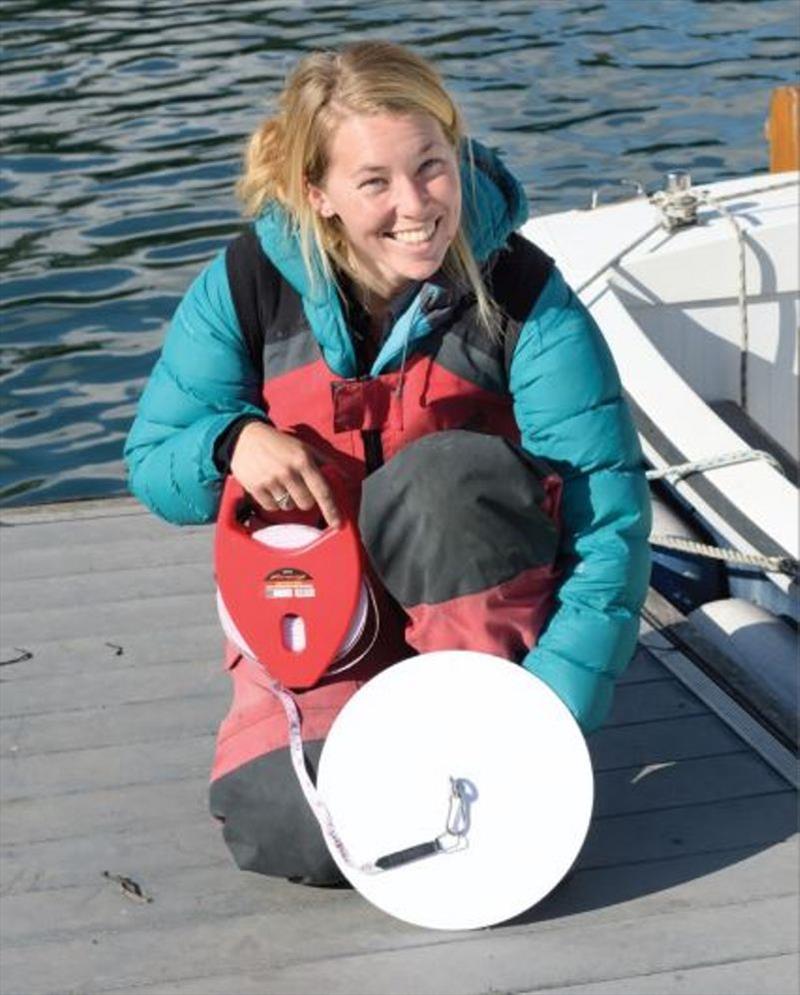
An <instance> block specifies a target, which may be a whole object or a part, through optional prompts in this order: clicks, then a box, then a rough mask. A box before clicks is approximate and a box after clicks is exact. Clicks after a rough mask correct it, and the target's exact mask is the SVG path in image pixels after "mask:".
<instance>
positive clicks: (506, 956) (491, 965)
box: [4, 893, 797, 995]
mask: <svg viewBox="0 0 800 995" xmlns="http://www.w3.org/2000/svg"><path fill="white" fill-rule="evenodd" d="M354 898H355V896H353V895H350V894H348V893H338V894H328V895H326V896H323V898H322V900H320V901H316V902H315V900H314V899H313V898H312V899H311V901H310V902H309V903H308V905H306V907H305V908H304V909H303V910H302V912H301V913H300V914H301V915H302V917H303V927H304V928H303V929H298V918H297V917H298V911H297V909H296V908H291V907H290V908H286V907H285V906H284V907H281V908H280V909H272V910H270V913H269V916H268V918H267V917H265V915H264V914H262V913H259V914H256V915H252V916H240V917H235V918H230V917H226V916H223V917H213V918H210V919H206V918H203V917H201V916H196V917H194V919H193V920H192V921H190V922H186V921H183V922H181V923H180V924H178V925H176V926H174V927H172V928H169V927H165V926H162V927H161V928H152V927H151V928H141V929H138V930H136V931H135V932H129V931H111V930H106V931H103V932H98V933H95V934H93V935H91V936H81V937H75V938H70V939H67V940H54V941H51V942H39V943H37V944H36V947H35V950H36V954H35V956H31V950H30V949H29V947H28V945H22V944H20V945H14V946H12V947H10V948H8V949H7V950H6V952H5V965H4V968H5V970H4V979H5V984H6V986H7V989H8V990H9V991H24V992H25V993H26V995H44V993H54V992H59V993H64V992H65V991H66V992H81V993H83V995H89V993H95V992H98V991H109V990H110V991H120V990H121V991H125V990H135V989H136V988H139V987H141V986H143V985H144V984H146V983H148V982H149V983H150V984H151V986H153V987H155V986H158V990H162V991H163V989H164V986H165V985H166V984H167V983H169V982H170V981H178V980H181V978H182V977H186V975H187V974H190V976H194V977H198V976H202V975H204V974H206V975H208V974H212V975H213V974H217V975H220V974H226V973H227V974H228V975H235V974H236V973H238V972H241V970H242V961H243V959H244V958H246V960H247V966H248V968H249V970H250V972H251V973H252V974H256V973H258V974H260V975H261V978H262V984H263V988H262V991H263V992H264V993H265V995H270V993H275V995H278V993H280V995H292V993H303V995H308V993H311V992H323V991H324V992H326V993H330V995H335V993H343V995H354V993H359V992H365V993H367V992H368V993H370V995H378V993H380V995H383V993H386V995H392V993H397V995H408V992H415V993H416V992H419V993H420V995H425V993H431V995H442V993H453V995H457V993H469V995H471V993H476V992H491V991H495V992H496V991H498V990H500V991H520V990H525V989H530V987H531V986H532V985H536V986H540V987H545V986H548V985H549V986H550V987H555V986H558V985H562V986H563V985H567V984H581V983H586V982H588V981H592V980H599V981H603V980H607V979H611V978H615V977H619V976H620V975H621V974H622V975H625V974H627V975H628V976H630V975H634V974H644V973H647V972H659V971H660V972H667V971H672V970H675V969H681V968H684V967H687V966H688V967H700V966H704V965H711V964H715V963H720V962H723V963H724V962H725V961H726V960H731V959H733V958H738V959H756V958H762V959H764V958H768V957H775V956H782V955H785V954H787V953H790V952H792V951H793V950H794V948H795V944H796V926H797V910H796V902H795V897H794V896H793V895H789V896H786V897H775V898H768V899H763V900H758V901H751V902H748V903H743V904H730V905H726V906H724V907H722V908H719V907H714V908H711V909H708V908H703V909H689V910H686V909H680V910H678V911H673V912H668V911H667V912H664V913H662V914H659V915H652V916H643V917H641V916H640V917H631V919H630V920H628V921H627V922H624V923H621V922H619V921H614V922H611V923H608V922H606V923H593V922H587V921H584V922H581V923H580V928H579V929H577V928H574V927H572V926H571V924H570V925H567V926H565V925H564V924H562V923H559V922H557V923H544V924H543V923H536V924H535V925H531V926H527V927H514V928H508V927H506V928H505V929H502V930H500V929H497V930H492V931H482V932H476V933H467V934H465V933H455V934H447V933H444V934H442V933H432V932H424V931H422V930H419V929H415V928H414V927H411V926H405V925H403V924H401V923H394V922H389V921H387V918H386V917H385V916H382V914H381V913H379V912H378V911H377V910H372V909H369V908H368V907H367V905H366V903H362V902H360V900H357V901H353V899H354ZM150 908H153V906H145V907H144V910H145V911H146V910H147V909H150ZM621 931H622V932H621ZM621 935H624V938H625V942H624V943H621V942H620V937H621ZM711 935H713V936H714V937H715V941H716V942H715V945H714V949H713V950H712V949H710V946H709V936H711ZM665 936H668V937H670V942H669V943H665V942H664V937H665ZM92 941H95V942H92ZM178 951H179V952H180V954H179V956H176V952H178Z"/></svg>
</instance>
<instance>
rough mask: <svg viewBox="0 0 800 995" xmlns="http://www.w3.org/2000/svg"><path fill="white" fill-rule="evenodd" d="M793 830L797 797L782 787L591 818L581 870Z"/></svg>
mask: <svg viewBox="0 0 800 995" xmlns="http://www.w3.org/2000/svg"><path fill="white" fill-rule="evenodd" d="M796 831H797V798H796V795H795V793H794V792H793V791H791V790H790V789H788V788H786V789H785V790H782V791H777V792H772V793H769V794H758V795H749V796H744V797H739V798H727V799H717V800H712V801H709V802H708V803H699V802H696V803H695V804H693V805H676V806H675V807H673V808H666V809H661V810H658V811H655V812H634V813H622V814H620V815H616V816H605V817H598V818H594V819H593V820H592V823H591V826H590V827H589V834H588V836H587V838H586V843H585V844H584V847H583V850H582V852H581V855H580V858H579V866H580V867H581V868H589V867H613V866H616V865H619V864H624V863H638V862H644V861H648V860H661V859H667V858H669V857H670V855H672V856H673V857H682V856H684V855H685V854H690V853H719V852H722V851H725V850H729V849H736V848H739V847H746V846H767V845H769V844H773V843H782V842H783V841H784V840H786V839H789V838H791V837H792V836H794V834H795V833H796Z"/></svg>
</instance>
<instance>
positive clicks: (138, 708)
mask: <svg viewBox="0 0 800 995" xmlns="http://www.w3.org/2000/svg"><path fill="white" fill-rule="evenodd" d="M220 681H222V685H221V686H220V687H218V688H217V689H215V690H211V689H210V688H209V691H208V692H207V693H202V694H193V693H189V692H188V691H186V692H184V693H183V694H180V695H179V696H177V697H168V698H161V699H159V698H153V697H152V696H151V697H150V698H148V699H146V700H144V701H139V702H125V703H123V704H120V705H98V706H97V707H95V708H90V709H87V708H75V709H73V710H72V711H62V712H43V713H40V714H38V715H21V716H17V717H15V718H6V719H3V720H2V721H0V744H2V751H1V752H2V754H3V755H12V754H16V753H19V754H22V755H24V754H25V753H26V752H27V751H31V752H33V751H38V752H39V753H50V754H56V753H64V752H66V751H69V750H81V749H84V748H85V747H87V746H89V745H91V744H92V743H95V744H96V745H97V746H116V745H120V744H125V743H130V744H135V743H147V742H152V743H157V742H162V741H164V740H168V739H184V738H186V737H194V736H201V735H203V734H204V733H205V734H206V735H207V736H208V737H209V740H210V739H211V738H212V737H213V735H214V733H215V731H216V728H217V726H218V725H219V723H220V722H221V721H222V719H223V718H224V717H225V713H226V712H227V710H228V701H229V698H230V694H229V691H228V684H227V678H225V677H222V676H221V677H220ZM157 693H158V690H157V683H156V681H154V682H153V691H152V694H153V695H155V694H157ZM156 706H158V707H156ZM157 776H158V772H157V770H156V771H154V772H153V778H154V779H156V778H157Z"/></svg>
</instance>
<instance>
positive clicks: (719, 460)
mask: <svg viewBox="0 0 800 995" xmlns="http://www.w3.org/2000/svg"><path fill="white" fill-rule="evenodd" d="M752 460H764V462H765V463H769V464H770V466H773V467H775V469H776V470H780V472H781V473H783V469H782V467H781V465H780V463H779V462H778V461H777V460H776V459H775V457H774V456H773V455H772V454H771V453H768V452H765V451H764V450H763V449H741V450H739V451H737V452H735V453H723V454H722V455H720V456H708V457H706V458H705V459H699V460H690V461H689V462H687V463H676V464H675V465H674V466H664V467H661V468H660V469H657V470H648V471H647V473H646V474H645V476H646V477H647V479H648V480H663V479H667V480H668V481H669V482H670V483H673V484H674V483H677V481H679V480H683V478H684V477H688V476H689V475H690V474H692V473H701V472H702V471H704V470H715V469H718V468H719V467H721V466H735V465H736V464H738V463H749V462H751V461H752Z"/></svg>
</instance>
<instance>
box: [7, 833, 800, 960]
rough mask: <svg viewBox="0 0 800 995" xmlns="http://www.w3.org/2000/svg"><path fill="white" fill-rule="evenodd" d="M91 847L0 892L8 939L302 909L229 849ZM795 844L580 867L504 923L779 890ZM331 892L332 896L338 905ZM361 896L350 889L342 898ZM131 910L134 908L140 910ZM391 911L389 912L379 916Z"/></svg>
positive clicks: (645, 909)
mask: <svg viewBox="0 0 800 995" xmlns="http://www.w3.org/2000/svg"><path fill="white" fill-rule="evenodd" d="M106 856H107V854H103V855H102V856H101V855H91V856H90V857H89V859H88V860H85V861H84V866H83V868H82V874H81V876H80V878H79V879H78V880H77V881H76V883H75V884H74V885H72V886H68V887H43V886H42V883H41V881H39V882H35V883H34V884H33V886H31V887H28V888H26V889H22V888H20V887H16V888H14V889H13V890H12V891H10V892H6V893H5V896H4V898H3V906H2V907H3V915H4V917H5V922H6V925H5V927H4V936H5V942H7V943H31V944H33V943H38V942H40V941H42V940H69V939H73V938H75V937H76V936H80V935H83V934H85V933H88V932H92V931H98V930H100V931H103V930H106V929H108V928H109V927H111V928H115V929H119V930H131V931H132V930H136V929H139V928H151V927H156V926H157V927H159V928H161V927H174V926H177V925H179V924H180V923H181V921H186V920H187V919H189V918H191V917H192V916H193V915H195V914H199V915H202V916H203V917H207V918H211V917H217V916H218V917H233V916H247V915H255V914H258V913H259V912H262V913H263V914H265V915H267V916H268V915H269V913H270V911H271V910H272V909H273V908H275V907H278V908H280V907H282V906H283V905H284V904H288V905H292V904H294V903H295V901H296V903H297V911H298V913H299V912H300V911H302V909H303V907H304V901H305V894H304V892H305V890H306V889H303V888H296V889H294V892H293V890H292V889H287V883H286V882H284V881H281V880H277V879H273V878H266V877H262V876H259V875H253V874H247V873H241V872H239V871H238V870H236V869H235V867H234V866H233V862H232V860H231V859H221V860H220V859H210V858H208V857H206V858H205V860H203V862H202V863H201V862H200V860H199V859H198V858H199V856H200V855H197V856H196V857H195V863H194V864H193V865H192V864H185V865H183V866H174V865H172V864H171V863H170V864H168V863H166V862H161V863H160V864H159V865H158V866H154V865H153V863H152V858H151V862H150V863H149V864H148V863H147V862H146V861H145V863H142V864H137V863H135V861H134V860H133V857H132V855H129V854H124V853H119V854H111V855H110V856H111V859H110V860H108V859H104V858H105V857H106ZM797 864H798V860H797V848H796V847H795V846H794V845H793V843H791V842H787V843H783V844H780V845H778V846H773V847H770V848H767V849H766V850H763V851H756V852H753V850H752V849H750V848H748V849H740V850H733V851H726V852H725V853H717V854H701V855H691V856H688V857H683V858H681V859H679V860H671V861H650V862H645V863H644V864H636V865H628V866H627V867H625V866H618V867H614V868H607V867H606V868H599V869H594V870H591V869H588V870H577V871H576V872H575V874H573V875H572V876H571V877H569V878H568V879H567V880H566V881H564V882H562V884H561V885H560V886H559V887H558V888H557V889H556V890H555V891H554V892H553V893H552V894H551V895H550V896H549V897H548V898H546V899H545V900H544V901H543V902H541V903H539V905H537V906H536V907H535V908H534V909H532V910H530V911H529V912H527V913H525V914H524V916H521V917H518V918H517V920H516V921H515V923H511V924H507V925H508V926H511V925H524V924H526V923H527V924H531V923H534V922H537V923H553V922H555V921H557V920H564V919H565V918H567V917H568V918H569V919H570V920H571V921H570V927H571V928H572V927H575V928H577V927H579V925H580V921H581V920H583V921H586V922H592V923H599V922H608V923H611V922H616V921H619V922H622V923H624V922H627V921H628V920H629V919H630V918H631V916H632V915H636V916H649V915H660V914H662V913H663V912H665V911H676V910H678V909H693V908H718V907H724V906H725V905H729V904H731V903H734V904H737V903H739V902H740V900H741V896H742V893H743V892H746V894H747V895H748V897H749V898H751V899H755V900H763V899H766V898H770V897H780V896H782V895H785V894H786V882H787V879H788V878H789V877H790V875H791V873H792V871H793V869H796V868H797ZM109 869H110V870H111V872H112V873H124V874H126V875H128V876H130V877H132V878H133V879H134V880H135V881H136V882H137V883H138V884H139V885H140V886H141V888H142V890H143V891H144V892H145V894H146V895H148V896H149V897H150V898H151V899H152V903H151V907H150V908H146V909H144V908H143V907H142V903H137V902H134V901H132V900H131V899H129V898H126V897H125V896H124V895H123V894H122V893H121V891H120V889H119V887H118V886H117V885H115V884H113V883H110V882H108V881H107V880H106V879H104V878H103V876H102V872H103V870H109ZM341 901H342V900H341V899H340V898H339V897H337V898H336V899H334V900H332V904H334V905H335V906H336V907H337V908H338V907H339V906H340V904H341ZM362 901H364V900H363V899H361V898H360V897H359V896H358V895H356V894H352V896H351V900H349V901H348V902H347V903H346V904H358V903H360V902H362ZM136 910H141V911H140V912H137V911H136ZM390 922H391V920H390V919H389V918H388V917H387V918H386V925H387V926H388V924H389V923H390Z"/></svg>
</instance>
